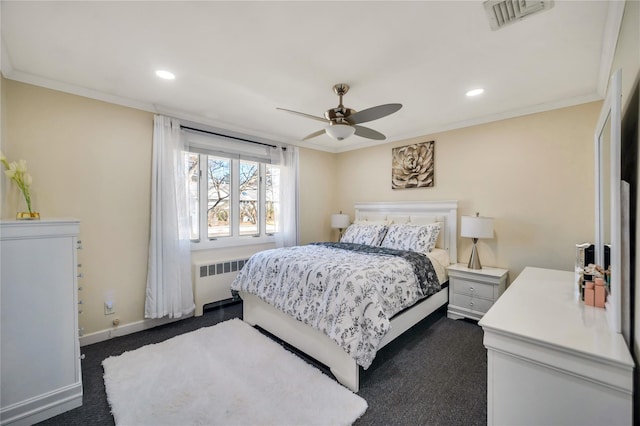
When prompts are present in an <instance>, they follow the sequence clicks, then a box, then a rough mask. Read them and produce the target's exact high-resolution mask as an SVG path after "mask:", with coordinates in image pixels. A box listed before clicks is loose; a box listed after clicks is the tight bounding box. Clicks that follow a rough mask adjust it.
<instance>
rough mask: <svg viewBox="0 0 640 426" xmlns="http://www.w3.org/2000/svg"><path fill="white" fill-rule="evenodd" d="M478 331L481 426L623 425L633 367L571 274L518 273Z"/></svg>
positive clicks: (619, 341) (603, 316)
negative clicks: (483, 386) (483, 352)
mask: <svg viewBox="0 0 640 426" xmlns="http://www.w3.org/2000/svg"><path fill="white" fill-rule="evenodd" d="M479 324H480V325H481V326H482V327H483V329H484V345H485V346H486V348H487V357H488V358H487V374H488V376H487V387H488V388H487V404H488V405H487V420H488V421H487V423H488V424H489V425H494V424H496V425H532V424H535V425H631V424H632V399H633V398H632V397H633V368H634V364H633V359H632V358H631V355H630V353H629V350H628V348H627V346H626V344H625V342H624V340H623V337H622V335H621V334H618V333H613V332H611V331H610V329H609V326H608V324H607V319H606V314H605V311H604V309H599V308H595V307H592V306H585V305H584V304H583V303H581V302H580V301H579V297H578V292H577V285H576V277H575V274H574V272H567V271H556V270H549V269H539V268H530V267H529V268H526V269H525V270H524V271H523V272H522V273H521V274H520V276H519V277H518V278H517V279H516V280H515V281H514V282H513V283H512V284H511V285H510V286H509V288H508V289H507V291H505V292H504V294H503V295H502V296H501V297H500V299H498V301H497V302H496V303H495V304H494V305H493V306H492V307H491V309H489V311H488V312H487V314H486V315H485V316H484V317H483V318H482V319H481V320H480V322H479Z"/></svg>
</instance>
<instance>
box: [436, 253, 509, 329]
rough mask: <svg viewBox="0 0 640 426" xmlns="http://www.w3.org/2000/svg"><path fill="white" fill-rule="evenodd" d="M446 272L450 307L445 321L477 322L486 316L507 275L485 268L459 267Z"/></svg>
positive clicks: (499, 270) (500, 291) (494, 269)
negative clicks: (468, 319) (470, 320)
mask: <svg viewBox="0 0 640 426" xmlns="http://www.w3.org/2000/svg"><path fill="white" fill-rule="evenodd" d="M448 271H449V306H448V308H447V317H449V318H452V319H460V318H471V319H474V320H479V319H480V318H482V317H483V316H484V314H486V313H487V311H488V310H489V308H490V307H491V306H492V305H493V304H494V302H495V301H496V300H498V297H499V296H500V295H501V294H502V292H503V291H504V290H505V288H506V286H507V277H508V274H509V271H508V270H506V269H501V268H491V267H488V266H484V267H483V268H482V269H469V268H467V266H466V265H464V264H462V263H457V264H455V265H451V266H449V268H448Z"/></svg>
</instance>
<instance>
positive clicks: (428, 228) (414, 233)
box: [380, 222, 441, 254]
mask: <svg viewBox="0 0 640 426" xmlns="http://www.w3.org/2000/svg"><path fill="white" fill-rule="evenodd" d="M440 226H441V224H440V222H435V223H430V224H428V225H412V224H409V223H405V224H392V225H389V230H388V231H387V234H386V235H385V237H384V240H383V241H382V243H381V244H380V246H381V247H387V248H391V249H396V250H409V251H415V252H417V253H425V254H426V253H429V252H430V251H431V250H433V248H434V247H435V245H436V241H438V234H439V233H440Z"/></svg>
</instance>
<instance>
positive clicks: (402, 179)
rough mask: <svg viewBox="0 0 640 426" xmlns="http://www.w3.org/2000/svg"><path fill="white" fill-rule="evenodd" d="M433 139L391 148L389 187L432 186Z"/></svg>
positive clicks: (433, 172) (433, 163)
mask: <svg viewBox="0 0 640 426" xmlns="http://www.w3.org/2000/svg"><path fill="white" fill-rule="evenodd" d="M434 151H435V141H428V142H420V143H416V144H412V145H406V146H401V147H396V148H392V149H391V188H392V189H408V188H429V187H433V186H434V180H435V179H434V178H435V161H434Z"/></svg>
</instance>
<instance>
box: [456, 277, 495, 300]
mask: <svg viewBox="0 0 640 426" xmlns="http://www.w3.org/2000/svg"><path fill="white" fill-rule="evenodd" d="M451 281H452V282H453V292H454V293H457V294H466V295H468V296H476V297H482V298H484V299H489V300H493V299H494V297H493V287H494V286H493V285H491V284H483V283H480V282H477V281H470V280H464V279H459V278H452V279H451Z"/></svg>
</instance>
